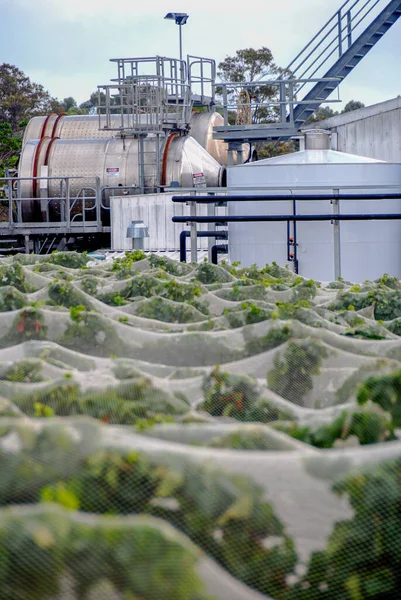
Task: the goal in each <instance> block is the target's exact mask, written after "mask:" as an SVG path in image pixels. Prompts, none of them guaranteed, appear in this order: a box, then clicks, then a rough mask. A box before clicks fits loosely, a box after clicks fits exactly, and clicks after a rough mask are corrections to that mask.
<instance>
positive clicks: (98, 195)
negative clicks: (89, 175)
mask: <svg viewBox="0 0 401 600" xmlns="http://www.w3.org/2000/svg"><path fill="white" fill-rule="evenodd" d="M101 206H102V190H101V186H100V177H96V225H97V230H98V231H100V230H101V229H102V214H101ZM110 210H111V204H110Z"/></svg>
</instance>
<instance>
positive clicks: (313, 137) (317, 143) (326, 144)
mask: <svg viewBox="0 0 401 600" xmlns="http://www.w3.org/2000/svg"><path fill="white" fill-rule="evenodd" d="M330 148H331V136H330V132H329V131H325V130H324V129H309V130H308V131H305V150H330Z"/></svg>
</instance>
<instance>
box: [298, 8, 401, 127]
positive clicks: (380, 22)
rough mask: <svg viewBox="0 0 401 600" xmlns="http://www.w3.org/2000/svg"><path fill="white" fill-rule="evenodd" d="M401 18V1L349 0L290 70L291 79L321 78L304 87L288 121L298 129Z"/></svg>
mask: <svg viewBox="0 0 401 600" xmlns="http://www.w3.org/2000/svg"><path fill="white" fill-rule="evenodd" d="M400 17H401V0H391V2H388V0H386V1H385V0H347V2H345V3H344V4H343V5H342V6H341V8H340V9H339V10H338V11H337V12H336V13H335V14H334V15H333V17H332V18H331V19H330V20H329V21H328V22H327V23H326V25H325V26H324V27H322V29H321V30H320V31H319V32H318V33H317V34H316V35H315V37H314V38H313V39H312V40H311V41H310V42H309V44H308V45H307V46H306V47H305V48H304V49H303V50H302V51H301V52H300V53H299V54H298V56H296V58H295V59H294V60H293V61H292V62H291V63H290V64H289V65H288V67H287V70H288V71H289V72H290V73H291V78H294V79H297V80H300V79H301V80H307V79H312V78H320V79H321V81H318V82H315V83H314V84H313V86H311V85H309V89H308V83H307V82H304V83H302V84H301V86H300V87H299V88H298V90H297V98H298V99H301V96H300V94H302V101H301V102H300V103H299V104H297V105H296V106H295V107H294V111H293V115H288V116H287V122H290V121H292V123H293V125H295V127H297V128H298V129H299V128H300V127H301V126H302V125H303V124H304V123H305V121H306V120H307V119H308V118H309V117H310V116H311V115H312V114H313V113H314V112H315V111H316V110H317V109H318V108H319V106H320V105H321V104H322V102H324V101H325V100H327V99H328V98H329V96H330V95H331V94H332V93H333V91H334V90H335V89H336V88H338V86H339V85H340V83H341V82H342V81H343V80H344V79H345V78H346V77H347V75H349V74H350V73H351V72H352V71H353V70H354V68H355V67H356V66H357V65H358V64H359V63H360V62H361V60H362V59H363V58H364V57H365V56H366V55H367V54H368V53H369V51H370V50H371V49H372V48H373V47H374V46H375V45H376V44H377V42H378V41H379V40H380V39H381V38H382V37H383V36H384V35H385V34H386V33H387V31H388V30H389V29H390V28H391V27H392V26H393V25H394V23H396V22H397V21H398V19H399V18H400ZM333 78H335V80H334V81H327V79H333ZM324 79H325V80H326V81H323V80H324ZM315 101H316V102H315Z"/></svg>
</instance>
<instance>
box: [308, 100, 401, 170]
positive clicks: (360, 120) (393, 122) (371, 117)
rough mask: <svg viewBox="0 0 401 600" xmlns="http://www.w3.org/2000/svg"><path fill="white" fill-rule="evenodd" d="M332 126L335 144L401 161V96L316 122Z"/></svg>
mask: <svg viewBox="0 0 401 600" xmlns="http://www.w3.org/2000/svg"><path fill="white" fill-rule="evenodd" d="M316 126H318V127H323V128H324V129H329V130H330V131H331V132H332V133H333V134H335V135H333V139H332V142H333V144H332V148H333V150H339V151H340V152H347V153H348V154H358V155H359V156H367V157H369V158H376V159H378V160H385V161H388V162H398V163H401V97H398V98H394V99H393V100H388V101H387V102H381V103H380V104H376V105H374V106H368V107H366V108H362V109H359V110H356V111H353V112H350V113H346V114H344V115H339V116H337V117H332V118H331V119H327V120H325V121H321V122H319V123H315V124H314V127H316Z"/></svg>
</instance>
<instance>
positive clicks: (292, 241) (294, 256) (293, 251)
mask: <svg viewBox="0 0 401 600" xmlns="http://www.w3.org/2000/svg"><path fill="white" fill-rule="evenodd" d="M292 212H293V214H294V215H296V214H297V203H296V200H295V199H294V200H293V201H292ZM291 223H292V235H291ZM287 261H288V262H293V263H294V272H295V273H296V274H298V241H297V223H296V221H289V220H288V221H287Z"/></svg>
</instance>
